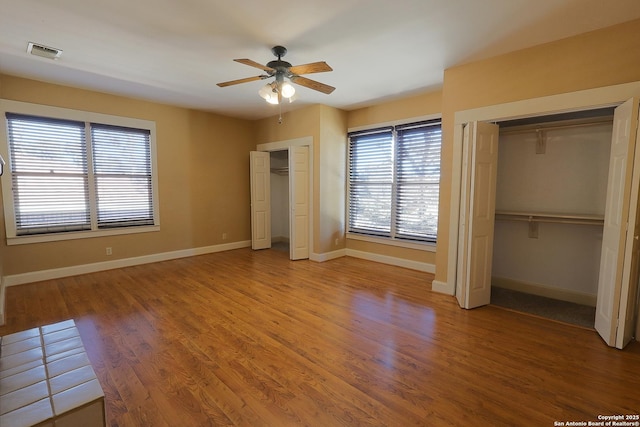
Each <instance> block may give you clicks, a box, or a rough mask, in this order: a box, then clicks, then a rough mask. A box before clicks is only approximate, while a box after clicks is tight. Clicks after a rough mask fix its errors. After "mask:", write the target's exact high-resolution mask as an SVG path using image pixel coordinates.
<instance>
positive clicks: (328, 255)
mask: <svg viewBox="0 0 640 427" xmlns="http://www.w3.org/2000/svg"><path fill="white" fill-rule="evenodd" d="M346 255H347V254H346V249H338V250H337V251H331V252H324V253H321V254H316V253H312V254H310V255H309V259H310V260H311V261H316V262H325V261H330V260H332V259H336V258H342V257H343V256H346Z"/></svg>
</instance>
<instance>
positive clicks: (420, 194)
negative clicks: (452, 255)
mask: <svg viewBox="0 0 640 427" xmlns="http://www.w3.org/2000/svg"><path fill="white" fill-rule="evenodd" d="M441 141H442V131H441V123H440V120H435V121H424V122H417V123H410V124H406V125H399V126H395V127H387V128H379V129H371V130H366V131H360V132H354V133H350V134H349V209H348V213H349V219H348V226H349V231H350V232H354V233H361V234H370V235H379V236H384V237H390V238H396V239H407V240H417V241H429V242H435V241H436V238H437V232H438V195H439V187H440V147H441Z"/></svg>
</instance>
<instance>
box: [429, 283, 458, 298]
mask: <svg viewBox="0 0 640 427" xmlns="http://www.w3.org/2000/svg"><path fill="white" fill-rule="evenodd" d="M431 290H432V291H433V292H439V293H441V294H447V295H455V294H456V288H455V286H453V285H450V284H449V283H447V282H441V281H440V280H434V281H433V282H432V283H431Z"/></svg>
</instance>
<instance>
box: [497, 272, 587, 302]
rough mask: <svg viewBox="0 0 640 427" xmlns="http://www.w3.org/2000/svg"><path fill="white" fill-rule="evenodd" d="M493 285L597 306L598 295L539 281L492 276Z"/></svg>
mask: <svg viewBox="0 0 640 427" xmlns="http://www.w3.org/2000/svg"><path fill="white" fill-rule="evenodd" d="M491 286H495V287H496V288H503V289H510V290H512V291H519V292H524V293H527V294H532V295H538V296H541V297H547V298H553V299H558V300H561V301H568V302H574V303H576V304H582V305H589V306H591V307H595V306H596V299H597V295H592V294H587V293H584V292H579V291H573V290H568V289H562V288H555V287H551V286H545V285H540V284H537V283H527V282H522V281H519V280H515V279H509V278H506V277H492V278H491Z"/></svg>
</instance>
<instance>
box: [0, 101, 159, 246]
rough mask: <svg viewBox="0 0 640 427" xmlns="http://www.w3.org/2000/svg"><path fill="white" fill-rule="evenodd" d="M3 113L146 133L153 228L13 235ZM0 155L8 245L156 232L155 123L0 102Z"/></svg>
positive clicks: (6, 137) (157, 208) (12, 203)
mask: <svg viewBox="0 0 640 427" xmlns="http://www.w3.org/2000/svg"><path fill="white" fill-rule="evenodd" d="M7 113H15V114H24V115H31V116H40V117H46V118H51V119H62V120H74V121H80V122H85V123H100V124H105V125H113V126H120V127H128V128H135V129H144V130H148V131H149V143H150V154H151V177H152V178H151V179H152V197H153V217H154V225H147V226H136V227H122V228H112V229H97V228H93V225H92V230H85V231H71V232H62V233H51V234H36V235H22V236H18V235H17V234H16V224H15V210H14V209H15V207H14V201H13V196H12V195H13V190H12V188H11V187H12V184H11V176H10V175H11V163H10V156H9V141H8V132H7V119H6V114H7ZM0 114H1V115H2V120H0V122H1V124H0V155H1V156H2V157H4V158H5V159H9V162H8V163H9V164H8V165H7V166H6V167H5V174H4V176H3V177H2V195H3V196H2V197H3V205H4V217H5V227H6V228H5V229H6V237H7V244H8V245H19V244H28V243H41V242H53V241H60V240H73V239H83V238H92V237H101V236H113V235H120V234H134V233H146V232H153V231H159V230H160V208H159V206H160V202H159V198H158V167H157V153H156V124H155V122H153V121H150V120H143V119H135V118H130V117H122V116H114V115H109V114H102V113H93V112H88V111H81V110H72V109H68V108H61V107H52V106H48V105H40V104H31V103H27V102H20V101H12V100H7V99H0Z"/></svg>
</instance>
